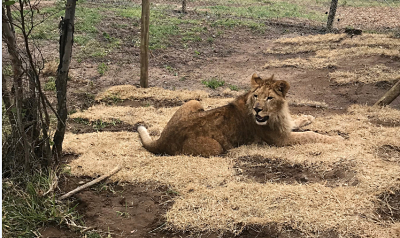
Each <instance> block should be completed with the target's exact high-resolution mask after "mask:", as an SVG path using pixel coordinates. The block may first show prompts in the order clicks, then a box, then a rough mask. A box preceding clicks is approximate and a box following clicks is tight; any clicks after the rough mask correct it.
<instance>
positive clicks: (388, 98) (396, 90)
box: [374, 79, 400, 106]
mask: <svg viewBox="0 0 400 238" xmlns="http://www.w3.org/2000/svg"><path fill="white" fill-rule="evenodd" d="M399 95H400V79H399V81H398V82H397V83H396V84H395V85H394V86H393V87H392V88H391V89H389V91H387V92H386V93H385V95H383V97H381V99H379V100H378V101H377V102H376V103H375V104H374V106H386V105H389V104H390V103H391V102H393V100H395V99H396V98H397V97H398V96H399Z"/></svg>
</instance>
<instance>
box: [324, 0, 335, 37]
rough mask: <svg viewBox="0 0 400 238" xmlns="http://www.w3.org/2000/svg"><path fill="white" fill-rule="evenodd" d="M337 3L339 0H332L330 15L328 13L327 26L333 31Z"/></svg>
mask: <svg viewBox="0 0 400 238" xmlns="http://www.w3.org/2000/svg"><path fill="white" fill-rule="evenodd" d="M337 3H338V0H332V2H331V8H330V9H329V15H328V24H327V27H326V28H327V29H328V31H332V25H333V20H334V19H335V15H336V9H337Z"/></svg>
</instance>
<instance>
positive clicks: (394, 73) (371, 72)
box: [329, 65, 400, 84]
mask: <svg viewBox="0 0 400 238" xmlns="http://www.w3.org/2000/svg"><path fill="white" fill-rule="evenodd" d="M329 78H330V79H331V80H333V81H334V82H336V83H338V84H348V83H356V82H361V83H365V84H369V83H377V82H381V81H387V82H393V81H395V80H397V79H400V69H392V68H389V67H387V66H385V65H375V66H372V67H365V68H363V69H359V70H354V71H334V72H332V73H329Z"/></svg>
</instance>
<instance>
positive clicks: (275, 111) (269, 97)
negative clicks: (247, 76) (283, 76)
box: [247, 74, 290, 125]
mask: <svg viewBox="0 0 400 238" xmlns="http://www.w3.org/2000/svg"><path fill="white" fill-rule="evenodd" d="M289 88H290V85H289V83H288V82H286V81H284V80H274V75H272V76H271V77H270V78H265V79H262V78H261V77H259V76H258V75H257V74H253V75H252V76H251V90H250V93H249V94H248V98H247V105H248V107H249V110H250V111H251V113H252V114H253V115H254V119H255V121H256V123H257V124H258V125H267V124H268V121H269V120H270V119H271V117H273V118H275V117H276V116H279V115H281V114H282V113H281V112H282V111H283V110H285V107H287V104H286V100H285V97H286V94H287V92H288V90H289Z"/></svg>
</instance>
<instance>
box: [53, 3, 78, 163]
mask: <svg viewBox="0 0 400 238" xmlns="http://www.w3.org/2000/svg"><path fill="white" fill-rule="evenodd" d="M75 6H76V0H67V5H66V8H65V17H64V18H63V19H62V20H61V22H60V32H61V36H60V64H59V65H58V70H57V80H56V89H57V114H58V115H59V120H58V122H57V129H56V132H55V133H54V140H53V141H54V145H53V149H52V150H53V157H54V160H55V161H58V158H59V157H60V156H61V154H62V143H63V141H64V135H65V124H66V121H67V116H68V114H67V113H68V112H67V80H68V71H69V65H70V63H71V55H72V44H73V40H74V35H73V34H74V19H75Z"/></svg>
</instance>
